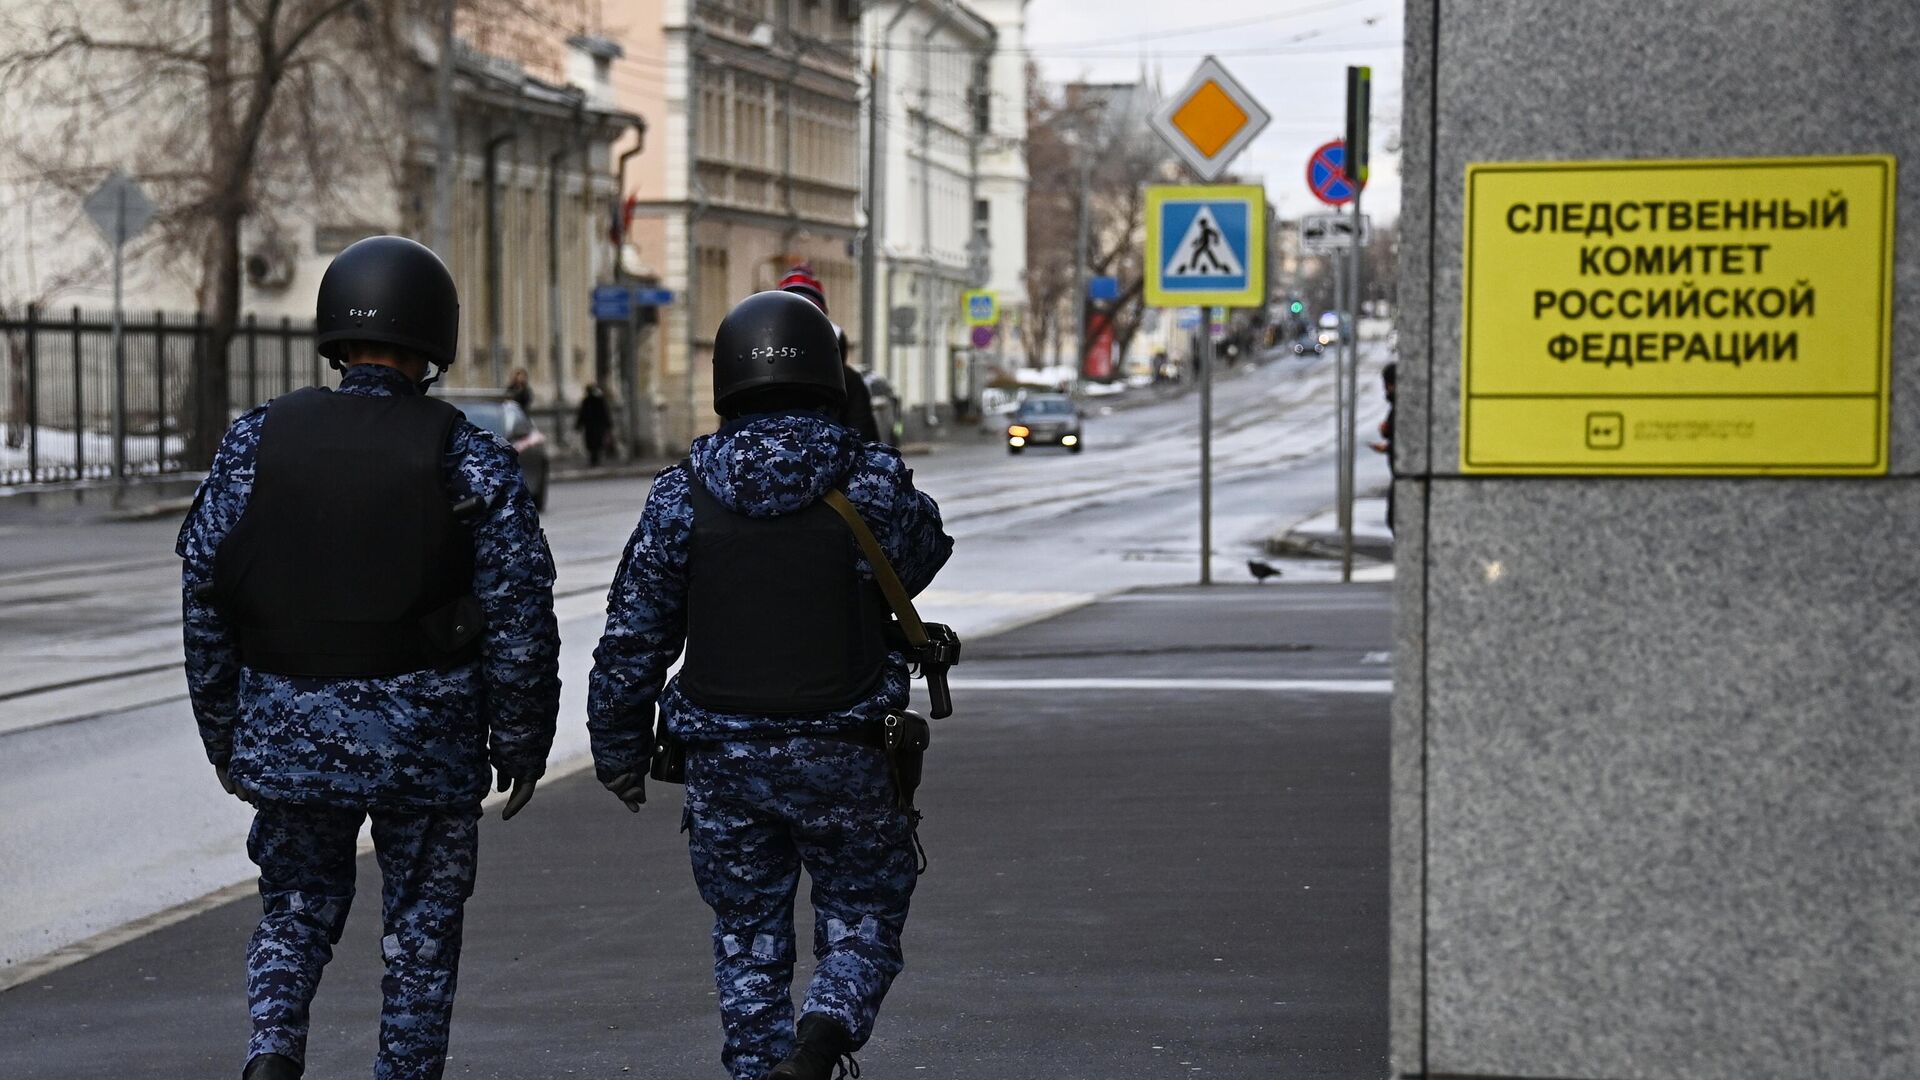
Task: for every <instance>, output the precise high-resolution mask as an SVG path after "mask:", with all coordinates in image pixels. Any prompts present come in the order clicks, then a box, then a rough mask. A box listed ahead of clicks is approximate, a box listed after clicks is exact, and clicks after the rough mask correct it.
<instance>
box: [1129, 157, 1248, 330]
mask: <svg viewBox="0 0 1920 1080" xmlns="http://www.w3.org/2000/svg"><path fill="white" fill-rule="evenodd" d="M1266 220H1267V192H1266V189H1265V188H1262V187H1259V186H1258V185H1249V184H1197V185H1182V184H1150V185H1148V186H1147V250H1146V264H1147V265H1146V281H1145V283H1144V290H1143V291H1144V293H1145V296H1146V302H1147V304H1148V306H1150V307H1259V306H1260V305H1262V304H1264V303H1266V302H1267V297H1266V290H1267V278H1266V267H1267V260H1266V254H1267V224H1266Z"/></svg>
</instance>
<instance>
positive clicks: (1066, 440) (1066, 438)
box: [1060, 435, 1080, 446]
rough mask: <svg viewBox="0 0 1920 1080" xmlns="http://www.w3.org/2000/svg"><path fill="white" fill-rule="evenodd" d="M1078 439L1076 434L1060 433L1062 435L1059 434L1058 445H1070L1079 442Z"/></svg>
mask: <svg viewBox="0 0 1920 1080" xmlns="http://www.w3.org/2000/svg"><path fill="white" fill-rule="evenodd" d="M1079 441H1080V436H1078V435H1062V436H1060V445H1061V446H1072V445H1073V444H1074V443H1077V442H1079Z"/></svg>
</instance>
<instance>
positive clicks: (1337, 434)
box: [1327, 251, 1353, 580]
mask: <svg viewBox="0 0 1920 1080" xmlns="http://www.w3.org/2000/svg"><path fill="white" fill-rule="evenodd" d="M1327 258H1328V259H1329V260H1330V261H1331V263H1332V268H1333V314H1334V320H1335V324H1336V326H1338V328H1339V334H1340V338H1339V340H1338V341H1336V342H1334V346H1333V456H1334V477H1335V479H1334V496H1333V501H1334V506H1335V515H1336V518H1337V520H1338V522H1339V527H1340V529H1341V531H1342V533H1343V534H1344V532H1345V531H1346V525H1347V514H1348V508H1349V507H1351V506H1352V505H1353V472H1352V469H1353V457H1352V455H1351V454H1349V453H1348V452H1347V439H1348V438H1349V437H1350V436H1351V435H1352V434H1353V425H1352V424H1349V423H1347V403H1348V402H1347V338H1348V337H1349V336H1351V335H1349V334H1348V333H1347V327H1346V319H1347V264H1346V257H1345V255H1343V254H1342V253H1341V252H1338V251H1336V252H1333V253H1331V254H1329V255H1328V256H1327ZM1343 580H1344V579H1343Z"/></svg>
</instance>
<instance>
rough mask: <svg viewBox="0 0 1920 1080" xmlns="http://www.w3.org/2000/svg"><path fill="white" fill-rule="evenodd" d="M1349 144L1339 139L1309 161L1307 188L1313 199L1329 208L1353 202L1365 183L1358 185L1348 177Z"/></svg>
mask: <svg viewBox="0 0 1920 1080" xmlns="http://www.w3.org/2000/svg"><path fill="white" fill-rule="evenodd" d="M1346 162H1347V144H1346V143H1345V142H1343V141H1341V140H1339V139H1335V140H1333V141H1332V142H1330V143H1327V144H1326V145H1324V146H1322V147H1320V149H1318V150H1315V151H1314V152H1313V156H1312V157H1311V158H1308V159H1307V187H1309V188H1311V189H1313V197H1314V198H1316V199H1319V200H1320V201H1321V202H1323V203H1326V204H1327V205H1328V206H1344V205H1346V204H1347V203H1350V202H1352V201H1353V197H1354V196H1355V195H1356V194H1358V193H1359V189H1360V188H1363V187H1365V186H1366V183H1365V181H1362V182H1361V183H1360V184H1358V185H1356V184H1355V183H1354V182H1353V181H1351V180H1349V179H1347V177H1346Z"/></svg>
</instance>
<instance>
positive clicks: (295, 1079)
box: [240, 1054, 306, 1080]
mask: <svg viewBox="0 0 1920 1080" xmlns="http://www.w3.org/2000/svg"><path fill="white" fill-rule="evenodd" d="M305 1071H306V1069H305V1067H304V1066H302V1065H301V1064H300V1063H299V1062H297V1061H295V1060H293V1059H292V1058H290V1057H287V1056H286V1055H284V1054H261V1055H260V1056H259V1057H257V1058H254V1059H253V1060H252V1061H249V1062H247V1071H246V1072H243V1073H241V1074H240V1080H300V1074H301V1073H303V1072H305Z"/></svg>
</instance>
